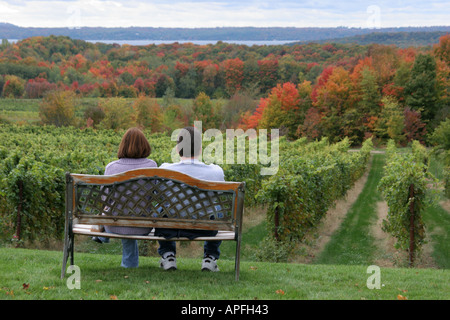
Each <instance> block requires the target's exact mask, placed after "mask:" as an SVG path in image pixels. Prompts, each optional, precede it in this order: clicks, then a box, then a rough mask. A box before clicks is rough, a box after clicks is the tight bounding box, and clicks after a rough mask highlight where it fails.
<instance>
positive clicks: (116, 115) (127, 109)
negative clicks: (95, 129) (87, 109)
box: [99, 98, 134, 131]
mask: <svg viewBox="0 0 450 320" xmlns="http://www.w3.org/2000/svg"><path fill="white" fill-rule="evenodd" d="M99 106H100V108H101V109H102V110H103V112H104V113H105V117H104V118H103V120H102V121H101V122H100V125H99V127H100V128H102V129H113V130H115V131H117V130H120V129H128V128H129V127H132V126H133V125H134V122H133V118H132V114H133V108H132V107H131V106H130V104H129V103H128V102H127V101H126V100H125V99H124V98H110V99H106V100H104V101H102V102H101V103H100V105H99Z"/></svg>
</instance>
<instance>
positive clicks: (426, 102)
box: [405, 54, 438, 121]
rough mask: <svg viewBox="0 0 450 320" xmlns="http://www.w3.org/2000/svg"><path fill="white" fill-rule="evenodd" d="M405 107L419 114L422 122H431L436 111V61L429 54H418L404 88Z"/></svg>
mask: <svg viewBox="0 0 450 320" xmlns="http://www.w3.org/2000/svg"><path fill="white" fill-rule="evenodd" d="M405 96H406V105H408V106H409V107H411V109H412V110H418V111H420V112H421V114H422V117H423V120H425V121H430V120H433V119H434V117H435V115H436V113H437V109H438V90H437V86H436V61H435V59H434V57H433V56H431V55H429V54H419V55H418V56H417V58H416V61H415V62H414V65H413V68H412V70H411V76H410V78H409V81H408V82H407V83H406V87H405Z"/></svg>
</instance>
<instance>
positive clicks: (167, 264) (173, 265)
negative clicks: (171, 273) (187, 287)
mask: <svg viewBox="0 0 450 320" xmlns="http://www.w3.org/2000/svg"><path fill="white" fill-rule="evenodd" d="M159 266H160V267H161V268H163V269H164V270H177V258H175V254H173V252H168V253H166V254H164V256H163V257H162V258H161V260H159Z"/></svg>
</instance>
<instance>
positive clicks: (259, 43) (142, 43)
mask: <svg viewBox="0 0 450 320" xmlns="http://www.w3.org/2000/svg"><path fill="white" fill-rule="evenodd" d="M8 41H9V42H11V43H13V42H17V41H19V40H18V39H8ZM86 41H87V42H92V43H96V42H101V43H106V44H113V43H117V44H120V45H123V44H129V45H132V46H146V45H149V44H155V45H159V44H170V43H174V42H178V43H193V44H197V45H207V44H216V43H217V42H218V41H222V42H226V43H231V44H243V45H246V46H253V45H257V46H263V45H268V46H270V45H283V44H288V43H292V42H297V41H298V40H262V41H257V40H86Z"/></svg>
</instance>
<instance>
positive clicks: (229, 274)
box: [0, 248, 450, 300]
mask: <svg viewBox="0 0 450 320" xmlns="http://www.w3.org/2000/svg"><path fill="white" fill-rule="evenodd" d="M120 259H121V256H120V255H111V254H91V253H75V264H76V265H77V266H79V267H80V273H81V280H80V285H81V289H72V290H70V289H69V288H68V287H67V282H68V280H69V281H70V276H71V274H66V278H65V279H62V280H61V279H60V271H61V260H62V252H60V251H46V250H30V249H15V248H0V299H13V300H14V299H16V300H22V299H39V300H41V299H42V300H53V299H69V300H70V299H75V300H79V299H86V300H110V299H114V300H115V299H118V300H133V299H139V300H141V299H149V300H172V299H181V300H210V299H213V300H241V299H245V300H254V299H261V300H273V299H287V300H291V299H295V300H296V299H308V300H315V299H319V300H326V299H345V300H360V299H383V300H388V299H393V300H395V299H398V295H401V296H403V297H406V298H407V299H409V300H414V299H450V270H435V269H402V268H385V269H381V272H380V276H381V288H380V289H368V288H367V286H366V282H367V279H368V277H369V276H370V275H371V274H368V273H367V266H351V265H306V264H289V263H278V264H275V263H262V262H249V261H246V262H242V264H241V279H240V281H239V282H235V281H234V261H233V260H222V259H221V260H220V264H219V265H220V268H221V271H220V272H219V273H205V272H201V271H200V260H199V259H189V258H183V259H181V258H180V259H179V261H178V270H177V271H174V272H165V271H163V270H161V269H160V268H159V267H158V260H159V259H158V258H156V257H141V259H140V266H139V268H136V269H124V268H121V267H120Z"/></svg>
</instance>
